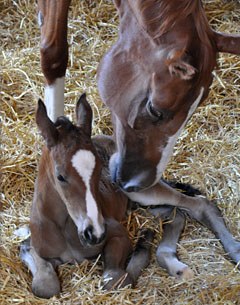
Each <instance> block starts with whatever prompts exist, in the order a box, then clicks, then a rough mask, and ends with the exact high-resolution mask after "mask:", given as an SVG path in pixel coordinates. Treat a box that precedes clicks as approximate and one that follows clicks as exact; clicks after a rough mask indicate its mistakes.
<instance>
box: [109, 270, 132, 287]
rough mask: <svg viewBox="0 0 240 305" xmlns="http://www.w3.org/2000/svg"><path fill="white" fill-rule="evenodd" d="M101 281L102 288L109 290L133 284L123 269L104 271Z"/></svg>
mask: <svg viewBox="0 0 240 305" xmlns="http://www.w3.org/2000/svg"><path fill="white" fill-rule="evenodd" d="M103 283H104V285H103V289H106V290H110V289H117V288H123V287H125V286H128V285H133V280H132V278H131V277H130V275H129V274H128V273H127V272H126V271H125V270H121V269H117V270H108V271H105V272H104V274H103Z"/></svg>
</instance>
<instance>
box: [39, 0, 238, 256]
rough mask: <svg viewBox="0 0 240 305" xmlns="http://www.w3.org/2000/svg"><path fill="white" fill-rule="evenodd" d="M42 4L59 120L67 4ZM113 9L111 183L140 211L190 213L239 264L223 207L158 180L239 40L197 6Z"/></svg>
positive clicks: (162, 2) (107, 98) (49, 95)
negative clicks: (170, 208) (167, 208)
mask: <svg viewBox="0 0 240 305" xmlns="http://www.w3.org/2000/svg"><path fill="white" fill-rule="evenodd" d="M38 3H39V23H40V25H41V62H42V70H43V73H44V75H45V77H46V80H47V86H46V98H45V101H46V104H47V108H48V113H49V115H50V117H51V119H52V120H53V121H54V120H55V119H56V118H57V117H58V116H59V115H62V114H63V87H64V75H65V70H66V66H67V54H68V51H67V12H68V7H69V4H70V1H69V0H65V1H64V0H60V1H52V0H51V1H50V0H47V1H43V0H38ZM115 5H116V7H117V9H118V11H119V16H120V28H119V38H118V40H117V42H116V43H115V44H114V45H113V46H112V48H111V49H110V50H109V51H108V53H107V54H106V55H105V56H104V58H103V60H102V62H101V65H100V68H99V73H98V86H99V91H100V95H101V97H102V99H103V101H104V102H105V103H106V105H107V106H108V107H109V108H110V110H111V113H112V118H113V124H114V134H115V139H116V146H117V149H116V153H115V154H113V156H112V158H111V160H110V170H111V176H112V179H113V181H115V182H116V183H117V184H118V185H120V187H121V188H122V190H123V191H125V192H126V193H127V194H128V197H129V198H131V199H133V200H135V201H138V202H140V203H142V204H143V205H150V204H153V205H156V204H170V205H176V206H179V207H181V208H183V209H185V210H187V211H188V213H189V214H190V215H191V216H193V217H194V218H196V219H197V220H198V221H200V222H203V223H204V224H205V225H207V226H208V227H209V228H210V229H211V230H212V231H213V232H214V233H215V234H216V235H217V236H218V237H219V238H220V240H221V242H222V243H223V246H224V247H225V250H226V251H227V252H228V253H229V255H230V257H231V258H232V259H233V260H234V261H235V262H237V261H239V260H240V245H239V243H238V242H236V241H235V240H234V239H233V237H232V236H231V234H230V233H229V232H228V230H227V229H226V227H225V224H224V221H223V220H222V218H221V217H220V213H219V211H218V209H217V208H216V207H215V206H214V205H213V204H212V203H210V202H208V201H207V200H206V199H203V198H200V197H194V198H190V197H188V198H186V196H184V195H182V194H180V193H178V192H177V191H176V190H174V189H172V188H171V187H169V186H168V185H166V184H165V183H164V182H159V181H160V178H161V175H162V173H163V171H164V169H165V167H166V165H167V162H168V160H169V158H170V156H171V154H172V150H173V147H174V145H175V142H176V140H177V138H178V136H179V134H180V132H181V130H182V129H183V128H184V126H185V125H186V123H187V121H188V119H189V118H190V117H191V116H192V114H193V112H194V110H195V109H196V107H197V106H198V105H199V104H200V103H201V102H202V101H203V100H204V99H205V98H206V97H207V95H208V92H209V86H210V85H211V83H212V71H213V69H214V67H215V66H216V56H217V53H218V52H229V53H233V54H240V36H236V35H235V36H234V35H225V34H222V33H217V32H215V31H213V30H212V29H211V28H210V26H209V24H208V22H207V18H206V16H205V12H204V10H203V7H202V3H201V1H200V0H182V1H178V0H172V1H168V0H158V1H155V0H135V1H134V0H119V1H117V0H116V1H115Z"/></svg>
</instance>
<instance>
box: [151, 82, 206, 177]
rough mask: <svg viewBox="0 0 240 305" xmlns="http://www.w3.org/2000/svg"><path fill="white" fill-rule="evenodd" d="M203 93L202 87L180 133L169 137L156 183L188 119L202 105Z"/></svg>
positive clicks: (179, 130) (158, 166)
mask: <svg viewBox="0 0 240 305" xmlns="http://www.w3.org/2000/svg"><path fill="white" fill-rule="evenodd" d="M203 92H204V88H203V87H201V90H200V94H199V96H198V97H197V99H196V100H195V102H194V103H193V104H192V106H191V107H190V109H189V112H188V115H187V117H186V119H185V121H184V122H183V124H182V126H181V127H180V128H179V129H178V131H177V132H176V133H175V134H174V135H173V136H171V137H169V139H168V143H167V145H166V146H165V147H164V149H163V151H162V157H161V160H160V162H159V163H158V165H157V174H156V180H155V183H156V182H157V181H159V179H160V178H161V176H162V173H163V171H164V170H165V168H166V166H167V164H168V161H169V159H170V157H171V156H172V151H173V148H174V145H175V143H176V141H177V139H178V137H179V135H180V133H181V132H182V130H183V128H184V127H185V125H186V124H187V121H188V119H189V118H190V117H191V116H192V114H193V112H194V111H195V109H196V108H197V106H198V104H199V103H200V101H201V99H202V96H203Z"/></svg>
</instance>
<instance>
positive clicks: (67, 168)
mask: <svg viewBox="0 0 240 305" xmlns="http://www.w3.org/2000/svg"><path fill="white" fill-rule="evenodd" d="M76 117H77V125H73V124H72V123H71V122H70V121H69V120H68V119H67V118H66V117H59V118H58V119H57V121H56V123H55V124H54V123H53V122H52V121H51V120H50V119H49V118H48V116H47V112H46V107H45V105H44V104H43V102H42V101H41V100H39V102H38V109H37V113H36V121H37V125H38V128H39V129H40V131H41V133H42V135H43V137H44V139H45V141H46V145H47V148H48V152H49V156H50V158H49V160H50V164H49V166H50V168H51V176H52V177H53V179H52V183H53V185H54V188H55V189H56V190H57V192H58V193H59V195H60V197H61V199H62V201H63V202H64V204H65V205H66V208H67V210H68V213H69V215H70V216H71V218H72V219H73V221H74V223H75V225H76V226H77V229H78V235H79V238H80V240H81V241H82V242H83V243H84V244H89V245H94V244H97V243H100V242H101V241H102V240H103V239H104V237H105V233H106V232H105V224H104V219H103V216H102V212H101V208H100V205H99V193H98V185H99V179H100V172H101V164H100V160H99V158H98V156H97V154H96V152H95V149H94V147H93V144H92V141H91V124H92V110H91V107H90V105H89V104H88V102H87V100H86V96H85V94H83V95H82V96H81V97H80V99H79V101H78V103H77V106H76Z"/></svg>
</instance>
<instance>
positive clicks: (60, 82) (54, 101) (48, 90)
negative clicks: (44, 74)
mask: <svg viewBox="0 0 240 305" xmlns="http://www.w3.org/2000/svg"><path fill="white" fill-rule="evenodd" d="M64 85H65V77H61V78H57V79H56V80H55V82H54V83H53V84H52V85H50V86H49V85H47V86H46V87H45V104H46V107H47V113H48V117H49V118H50V119H51V120H52V121H53V122H55V121H56V120H57V118H58V117H59V116H61V115H63V114H64Z"/></svg>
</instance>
